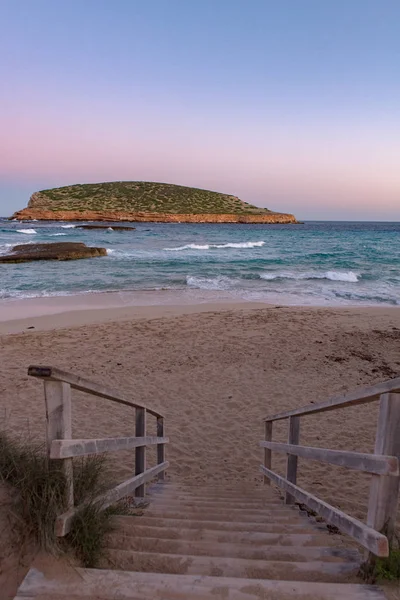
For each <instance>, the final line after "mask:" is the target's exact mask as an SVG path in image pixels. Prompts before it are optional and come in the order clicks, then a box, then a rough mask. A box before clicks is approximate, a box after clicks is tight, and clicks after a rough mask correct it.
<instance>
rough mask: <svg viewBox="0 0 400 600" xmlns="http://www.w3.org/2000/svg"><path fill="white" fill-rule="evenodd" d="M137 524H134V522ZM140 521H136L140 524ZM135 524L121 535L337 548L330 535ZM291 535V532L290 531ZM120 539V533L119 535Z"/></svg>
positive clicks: (334, 537)
mask: <svg viewBox="0 0 400 600" xmlns="http://www.w3.org/2000/svg"><path fill="white" fill-rule="evenodd" d="M132 521H133V520H132ZM136 522H138V521H136V520H135V521H134V523H136ZM134 523H132V524H131V525H129V526H126V527H124V529H123V531H121V534H122V535H128V536H138V537H152V538H158V539H164V540H165V539H168V540H187V541H196V540H198V541H212V542H214V543H218V542H221V543H240V544H247V543H251V544H252V545H255V546H261V545H264V544H266V545H275V544H280V545H281V546H306V547H308V546H328V545H330V544H332V545H335V544H336V545H337V544H338V539H337V536H333V535H329V534H328V533H327V532H320V533H319V532H317V533H290V532H289V533H262V532H260V531H259V530H258V529H257V530H256V531H248V530H247V529H246V530H244V531H237V529H234V530H233V531H224V530H219V529H215V528H213V529H203V528H201V529H195V528H188V529H186V528H184V527H180V528H179V529H177V528H174V527H171V528H168V527H151V526H141V525H135V524H134ZM290 531H291V530H290ZM115 535H119V533H117V532H116V533H115Z"/></svg>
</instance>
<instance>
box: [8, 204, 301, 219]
mask: <svg viewBox="0 0 400 600" xmlns="http://www.w3.org/2000/svg"><path fill="white" fill-rule="evenodd" d="M36 206H37V205H36ZM11 218H12V219H18V220H20V221H31V220H33V219H37V220H38V221H116V222H118V221H119V222H121V221H126V222H138V223H140V222H143V223H271V224H273V223H285V224H288V223H298V221H297V219H296V217H295V216H294V215H290V214H286V213H276V212H268V213H264V214H240V213H239V214H217V213H215V214H214V213H204V214H170V213H161V212H160V213H156V212H122V211H111V210H104V211H88V210H83V211H72V210H57V211H52V210H45V209H40V208H29V207H28V208H24V209H23V210H20V211H18V212H16V213H14V215H13V216H12V217H11Z"/></svg>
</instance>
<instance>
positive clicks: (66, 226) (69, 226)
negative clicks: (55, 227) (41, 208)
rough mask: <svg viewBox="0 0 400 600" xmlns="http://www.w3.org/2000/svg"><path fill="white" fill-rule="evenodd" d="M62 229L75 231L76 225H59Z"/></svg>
mask: <svg viewBox="0 0 400 600" xmlns="http://www.w3.org/2000/svg"><path fill="white" fill-rule="evenodd" d="M61 227H62V228H63V229H75V227H76V225H61Z"/></svg>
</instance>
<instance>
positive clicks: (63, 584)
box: [15, 569, 385, 600]
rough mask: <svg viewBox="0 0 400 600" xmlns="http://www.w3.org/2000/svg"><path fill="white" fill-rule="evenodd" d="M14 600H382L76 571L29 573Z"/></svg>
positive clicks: (375, 592)
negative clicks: (71, 574)
mask: <svg viewBox="0 0 400 600" xmlns="http://www.w3.org/2000/svg"><path fill="white" fill-rule="evenodd" d="M18 593H19V594H20V595H18V596H17V597H16V598H15V600H22V599H24V600H27V599H30V600H33V599H36V600H39V598H40V600H58V599H62V600H65V599H68V600H83V599H84V600H94V599H96V600H111V599H115V598H119V599H120V600H165V599H166V598H168V599H169V600H206V599H207V600H255V599H256V598H259V599H261V598H262V599H263V600H292V598H293V599H294V600H300V598H302V599H303V598H304V600H305V599H306V598H307V599H310V600H311V599H313V600H316V599H318V600H385V596H384V594H383V592H382V591H381V590H380V589H379V588H375V587H373V586H365V585H359V584H343V583H342V584H341V583H334V584H330V583H318V582H299V581H268V580H260V579H259V580H257V579H254V580H252V581H251V582H249V581H248V580H247V579H241V578H236V577H233V578H228V577H198V576H191V575H168V574H159V573H137V572H124V571H110V570H100V569H76V577H75V578H74V579H69V580H66V581H65V580H62V579H53V578H48V577H46V575H45V574H44V573H42V572H40V571H38V570H36V569H31V570H30V571H29V573H28V574H27V576H26V577H25V579H24V581H23V583H22V584H21V586H20V588H19V592H18Z"/></svg>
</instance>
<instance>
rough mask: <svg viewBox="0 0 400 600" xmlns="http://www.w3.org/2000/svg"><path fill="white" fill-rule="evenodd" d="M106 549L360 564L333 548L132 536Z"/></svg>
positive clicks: (116, 537)
mask: <svg viewBox="0 0 400 600" xmlns="http://www.w3.org/2000/svg"><path fill="white" fill-rule="evenodd" d="M106 546H107V548H112V549H114V550H118V549H120V550H134V551H135V552H156V553H163V554H188V555H196V556H224V557H227V556H230V557H232V558H246V559H249V560H274V561H277V560H285V561H291V560H292V561H295V562H304V561H307V560H326V561H332V562H334V561H339V560H346V561H348V562H352V561H353V562H354V561H356V562H358V563H361V557H360V555H359V553H358V552H357V551H356V550H349V549H347V548H335V547H333V546H330V547H329V546H327V547H324V546H309V547H304V546H301V545H300V546H288V545H286V546H281V545H277V544H271V545H269V546H267V545H263V546H260V544H254V545H253V544H252V543H251V542H250V541H248V542H247V543H244V542H239V543H238V542H215V541H204V540H182V539H180V540H173V539H172V540H171V539H159V538H158V537H153V538H152V537H138V536H132V535H126V534H124V533H122V534H112V535H110V536H109V537H108V539H107V542H106Z"/></svg>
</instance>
